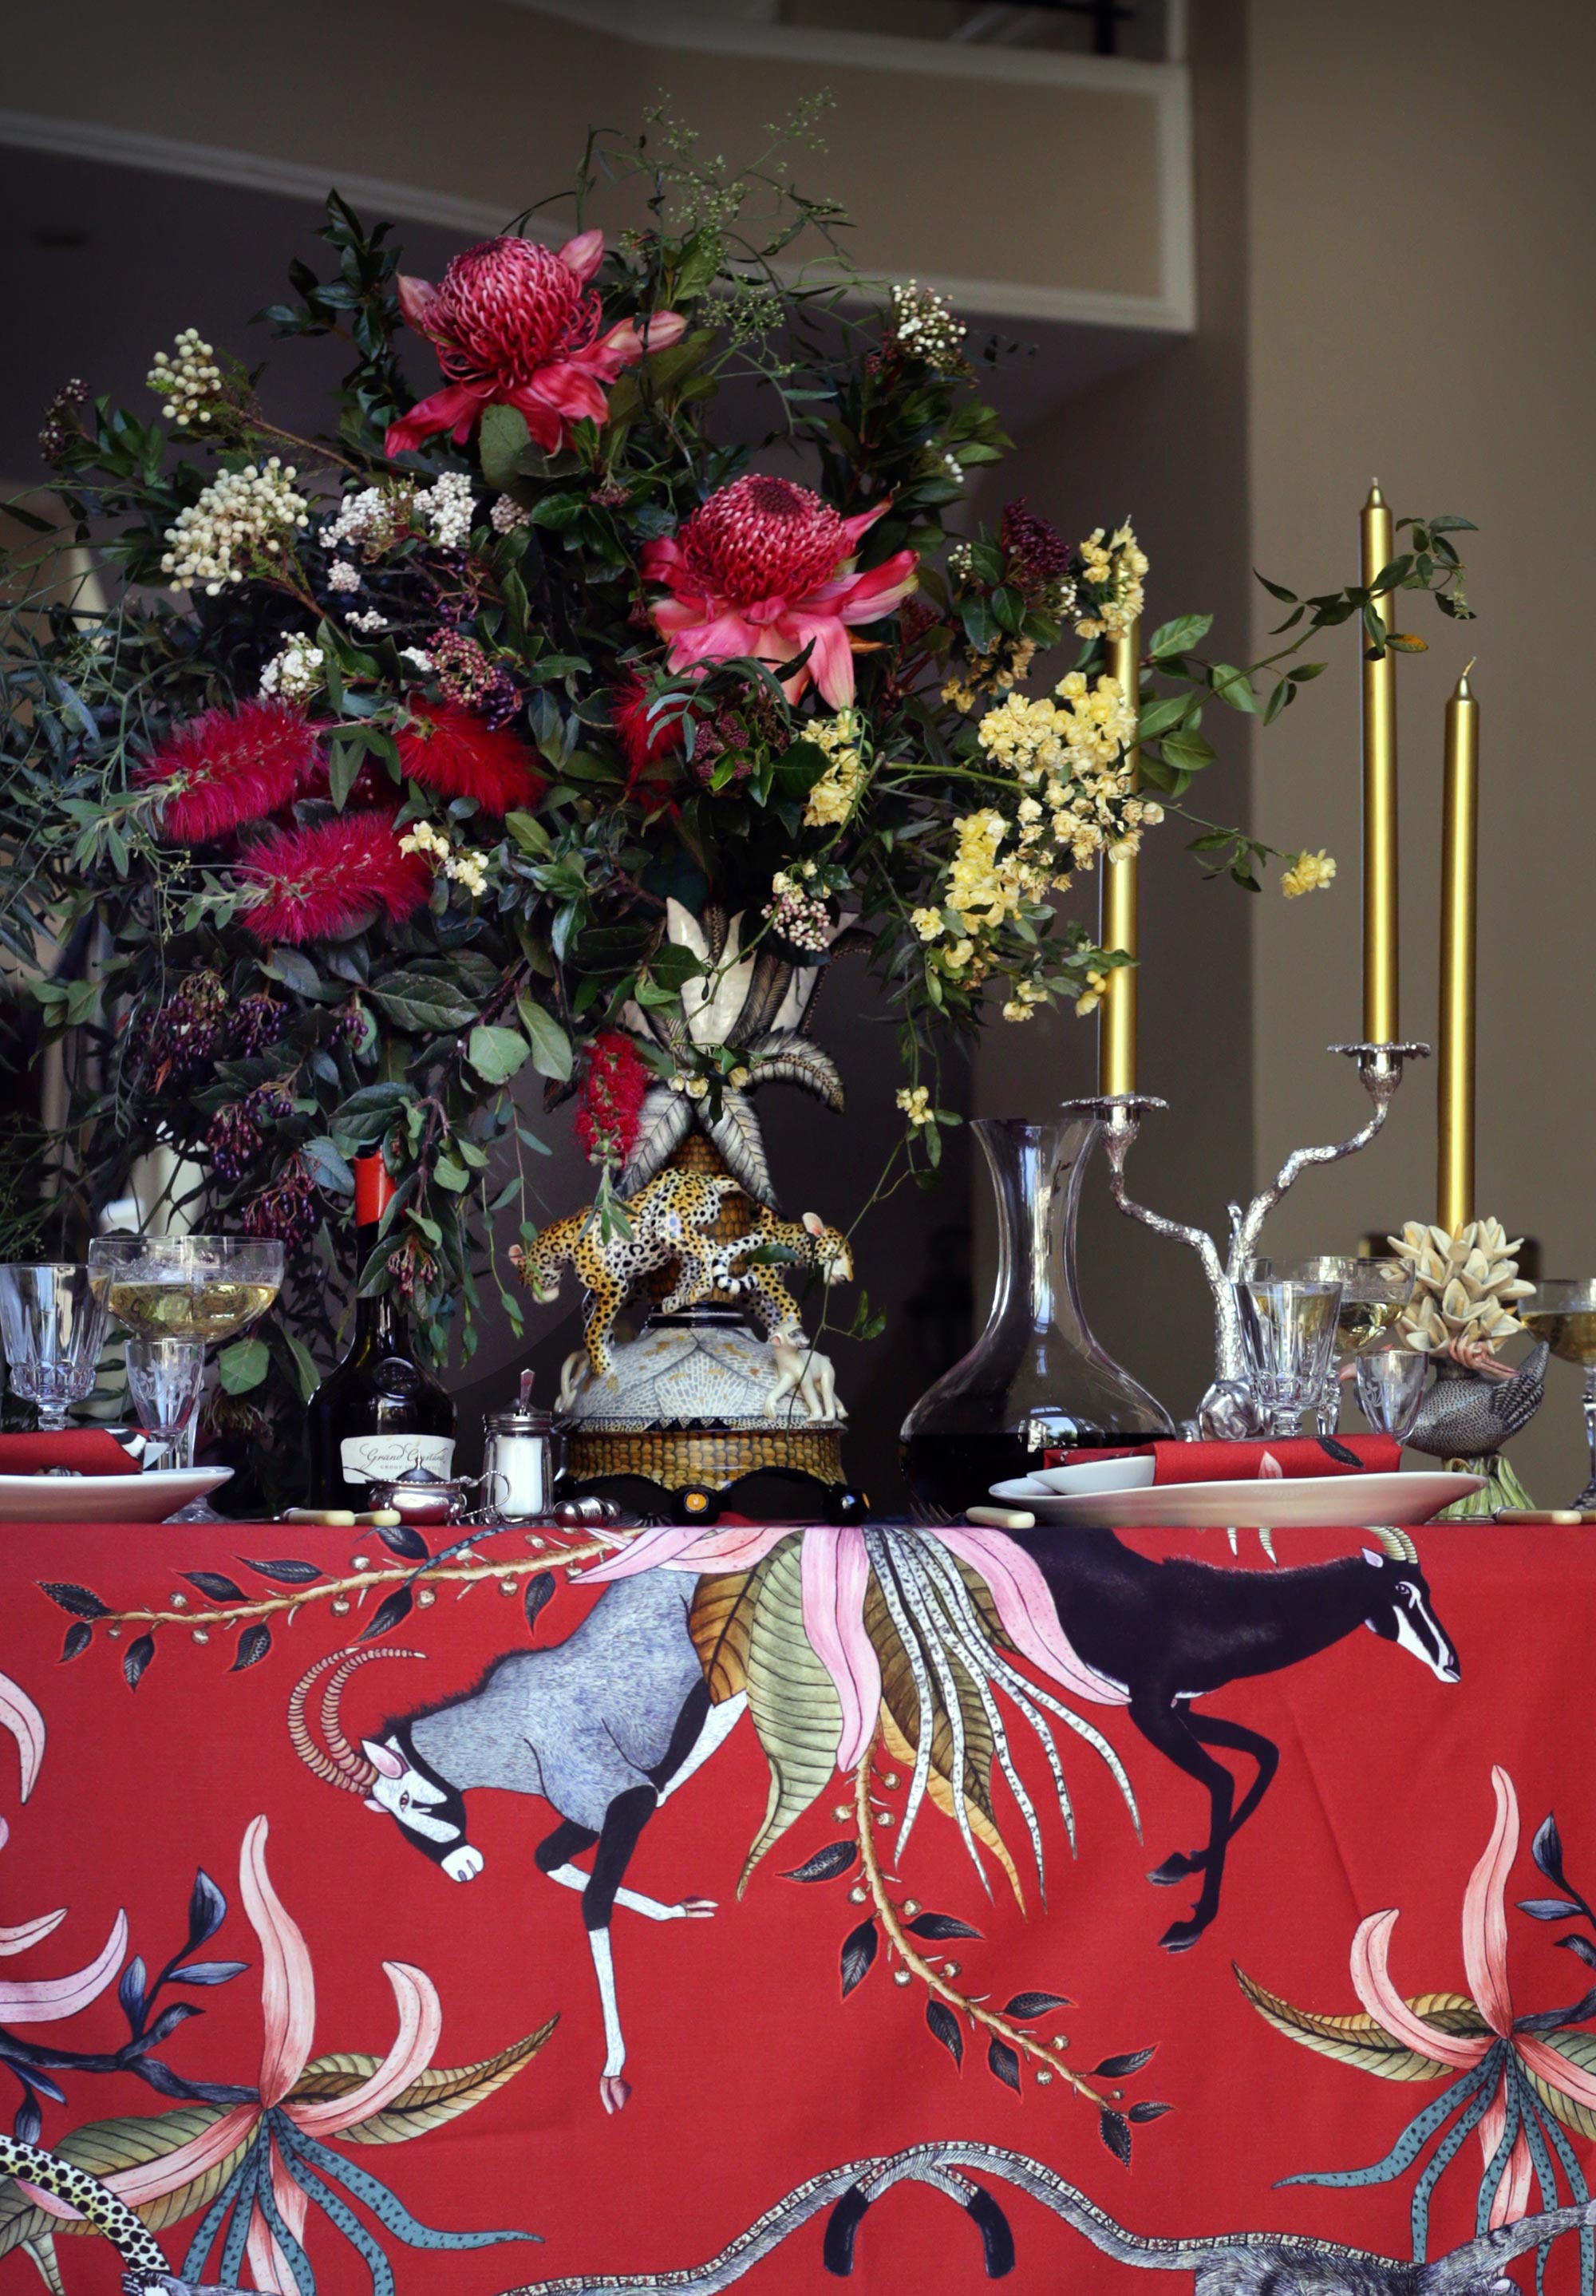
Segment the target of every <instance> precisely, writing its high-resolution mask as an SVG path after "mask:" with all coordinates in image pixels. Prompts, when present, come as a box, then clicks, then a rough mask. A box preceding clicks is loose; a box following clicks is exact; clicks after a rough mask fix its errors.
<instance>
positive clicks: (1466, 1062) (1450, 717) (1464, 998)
mask: <svg viewBox="0 0 1596 2296" xmlns="http://www.w3.org/2000/svg"><path fill="white" fill-rule="evenodd" d="M1473 667H1474V664H1473V663H1472V662H1470V663H1469V669H1472V668H1473ZM1469 669H1466V670H1465V671H1464V672H1463V674H1462V676H1461V677H1460V678H1459V680H1458V682H1457V688H1456V691H1455V692H1454V693H1453V697H1452V699H1451V701H1449V702H1448V703H1447V705H1446V782H1445V799H1444V800H1443V805H1442V814H1441V1059H1440V1068H1439V1073H1438V1076H1437V1078H1436V1084H1437V1087H1438V1095H1439V1096H1438V1101H1437V1114H1436V1219H1437V1220H1438V1222H1439V1223H1440V1225H1441V1226H1443V1227H1444V1228H1447V1229H1449V1230H1450V1231H1451V1233H1452V1234H1453V1235H1455V1234H1457V1232H1458V1230H1459V1228H1461V1227H1463V1226H1466V1225H1467V1224H1468V1222H1469V1220H1471V1219H1472V1218H1474V1026H1475V1021H1474V981H1475V961H1476V950H1477V918H1478V892H1479V704H1478V702H1477V701H1476V700H1475V698H1474V696H1473V694H1472V693H1470V692H1469Z"/></svg>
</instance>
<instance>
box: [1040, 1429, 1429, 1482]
mask: <svg viewBox="0 0 1596 2296" xmlns="http://www.w3.org/2000/svg"><path fill="white" fill-rule="evenodd" d="M1331 1440H1332V1441H1333V1442H1334V1444H1335V1445H1336V1447H1337V1448H1338V1450H1342V1451H1350V1452H1352V1453H1353V1454H1354V1455H1355V1464H1353V1465H1348V1464H1347V1462H1346V1460H1345V1459H1338V1458H1337V1457H1336V1456H1335V1455H1334V1453H1333V1452H1331V1451H1329V1450H1327V1449H1326V1448H1325V1446H1324V1445H1323V1444H1322V1442H1321V1441H1320V1440H1319V1439H1318V1437H1317V1436H1314V1435H1291V1436H1286V1437H1282V1438H1281V1439H1279V1440H1278V1441H1274V1442H1270V1441H1268V1440H1263V1439H1260V1440H1257V1441H1254V1442H1250V1443H1140V1444H1137V1445H1136V1446H1135V1447H1134V1448H1131V1447H1127V1448H1126V1449H1125V1450H1123V1451H1097V1450H1093V1451H1079V1452H1070V1451H1049V1452H1048V1453H1047V1454H1046V1457H1045V1464H1047V1465H1048V1466H1050V1467H1067V1466H1069V1465H1071V1464H1074V1465H1077V1466H1084V1465H1087V1464H1091V1465H1095V1464H1097V1462H1098V1460H1100V1459H1145V1458H1146V1457H1147V1456H1148V1454H1149V1453H1151V1455H1152V1461H1153V1481H1154V1482H1155V1483H1250V1482H1253V1481H1256V1479H1257V1477H1258V1476H1259V1474H1260V1473H1261V1472H1263V1464H1264V1455H1265V1452H1267V1453H1268V1455H1269V1456H1270V1457H1271V1458H1272V1459H1273V1460H1274V1462H1275V1464H1276V1465H1277V1466H1278V1467H1279V1469H1280V1472H1281V1474H1282V1475H1291V1476H1296V1475H1394V1474H1395V1472H1396V1470H1397V1467H1398V1465H1399V1464H1400V1462H1401V1459H1402V1446H1401V1444H1400V1443H1397V1442H1395V1441H1393V1439H1392V1438H1391V1437H1390V1436H1389V1435H1337V1436H1334V1437H1332V1438H1331Z"/></svg>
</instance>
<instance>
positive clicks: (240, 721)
mask: <svg viewBox="0 0 1596 2296" xmlns="http://www.w3.org/2000/svg"><path fill="white" fill-rule="evenodd" d="M320 757H321V750H320V745H319V742H318V740H317V735H316V729H315V726H312V725H311V723H310V721H309V719H308V718H307V717H306V715H305V712H304V711H303V710H302V709H294V708H293V707H292V705H291V703H289V702H286V701H277V700H275V699H272V698H268V699H266V700H264V701H241V702H240V703H239V705H238V708H237V709H206V710H202V711H201V714H200V716H199V717H191V718H190V719H189V720H188V722H187V724H186V725H183V726H175V727H174V728H173V730H172V732H171V733H170V734H168V736H167V738H166V740H165V741H164V742H162V743H161V745H160V748H159V749H158V750H154V751H153V752H152V753H151V756H149V757H148V758H145V759H144V760H143V763H142V764H141V765H139V766H136V767H135V768H134V775H133V780H134V785H135V788H138V789H153V788H156V787H158V786H159V785H160V783H170V784H171V794H170V796H169V797H168V798H167V799H165V800H164V802H163V803H162V806H161V808H160V825H161V828H162V829H163V831H164V832H165V833H166V834H167V836H168V837H170V838H174V839H176V841H177V842H178V843H179V844H182V845H207V844H209V842H210V841H211V840H212V839H213V838H217V837H225V836H226V835H227V834H228V833H229V832H230V831H232V830H234V829H240V828H241V827H242V826H243V824H244V823H245V822H247V821H260V820H262V819H264V817H265V816H266V815H267V814H268V813H276V812H278V811H279V810H280V809H281V808H282V807H283V806H285V805H287V804H289V803H290V802H291V800H292V799H294V798H296V797H297V796H298V795H299V792H300V791H301V790H303V789H304V788H305V787H306V786H307V783H309V780H310V778H311V775H313V773H314V772H315V767H316V765H317V763H318V761H319V759H320Z"/></svg>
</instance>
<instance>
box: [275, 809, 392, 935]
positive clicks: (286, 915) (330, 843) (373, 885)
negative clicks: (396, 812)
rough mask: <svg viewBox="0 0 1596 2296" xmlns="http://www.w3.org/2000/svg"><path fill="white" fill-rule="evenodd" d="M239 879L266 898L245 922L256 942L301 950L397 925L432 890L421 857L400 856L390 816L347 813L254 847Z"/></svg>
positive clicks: (286, 833)
mask: <svg viewBox="0 0 1596 2296" xmlns="http://www.w3.org/2000/svg"><path fill="white" fill-rule="evenodd" d="M239 873H240V875H241V877H242V878H243V880H244V881H245V882H246V883H247V884H250V885H259V886H262V887H264V888H265V890H266V898H265V899H264V900H263V901H261V902H260V903H259V904H258V906H256V907H255V908H252V909H249V910H246V911H245V912H244V914H243V915H242V917H241V920H240V922H241V923H242V924H243V925H244V926H245V927H246V928H247V929H248V931H250V932H251V933H253V934H254V936H255V938H256V939H257V940H261V941H276V940H285V941H290V942H292V943H294V944H295V945H296V946H297V945H298V944H299V943H300V942H302V941H307V940H325V939H328V938H329V937H330V936H331V935H334V934H338V933H342V932H347V931H349V930H350V929H351V928H352V927H354V926H356V925H358V924H363V923H365V922H370V921H371V920H372V918H374V917H377V916H386V917H387V918H388V920H389V922H390V923H391V924H397V923H398V922H400V920H401V919H402V918H405V917H407V916H409V915H410V914H412V912H413V910H416V909H419V908H420V907H421V906H422V903H423V902H424V901H425V900H426V898H427V896H428V894H429V893H430V890H431V888H432V875H431V872H430V870H429V868H428V866H427V864H426V862H425V861H424V860H423V859H422V856H421V855H420V854H419V853H401V851H400V850H399V840H398V839H397V837H396V836H395V834H394V824H393V816H392V815H391V814H389V813H375V812H372V813H345V814H340V815H338V816H336V818H334V819H333V820H331V821H318V822H316V823H315V824H313V825H312V826H311V827H310V828H308V829H290V830H283V831H282V832H280V833H279V834H278V835H277V836H275V837H268V838H266V839H264V840H263V841H262V842H261V843H260V844H258V845H257V846H255V847H254V848H252V849H251V851H250V855H249V857H248V858H247V860H245V861H244V862H243V863H242V864H241V866H240V871H239Z"/></svg>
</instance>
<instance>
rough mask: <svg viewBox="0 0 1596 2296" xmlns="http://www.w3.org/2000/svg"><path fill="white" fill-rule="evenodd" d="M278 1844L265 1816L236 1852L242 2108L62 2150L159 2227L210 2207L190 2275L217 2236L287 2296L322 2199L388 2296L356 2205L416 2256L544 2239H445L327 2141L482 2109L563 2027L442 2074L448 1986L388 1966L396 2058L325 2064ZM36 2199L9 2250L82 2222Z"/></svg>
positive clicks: (390, 2139) (309, 2287) (403, 2130)
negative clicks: (251, 1985) (255, 1960)
mask: <svg viewBox="0 0 1596 2296" xmlns="http://www.w3.org/2000/svg"><path fill="white" fill-rule="evenodd" d="M266 1839H267V1825H266V1819H265V1818H264V1817H257V1818H255V1819H253V1820H252V1821H251V1823H250V1825H249V1827H248V1828H247V1829H246V1831H245V1834H244V1839H243V1846H242V1849H241V1855H240V1858H239V1887H240V1891H241V1896H242V1898H243V1904H244V1910H245V1912H246V1914H247V1915H248V1916H249V1919H250V1925H251V1927H252V1928H253V1929H254V1931H255V1934H256V1936H257V1938H258V1939H259V1943H260V1966H261V1988H260V1999H261V2023H262V2039H261V2051H260V2062H259V2068H258V2074H257V2079H256V2086H255V2087H254V2088H253V2089H248V2088H246V2089H241V2090H240V2089H232V2090H226V2091H223V2092H222V2093H221V2095H222V2097H223V2098H224V2099H225V2100H236V2101H231V2102H217V2103H209V2104H207V2105H205V2106H202V2107H201V2108H199V2109H195V2108H193V2107H190V2108H188V2109H186V2110H184V2111H183V2112H177V2113H173V2114H170V2115H165V2116H160V2117H159V2118H156V2119H153V2120H146V2121H143V2122H131V2123H130V2122H128V2121H127V2120H118V2121H109V2122H103V2123H100V2124H90V2125H89V2126H88V2127H86V2128H78V2129H74V2130H72V2131H70V2132H69V2133H68V2135H67V2136H64V2137H62V2138H61V2139H60V2140H59V2141H58V2142H55V2143H54V2144H53V2148H52V2149H53V2150H54V2151H56V2152H58V2153H60V2154H61V2157H62V2158H63V2159H65V2160H68V2161H72V2162H74V2163H75V2164H76V2165H77V2166H78V2167H80V2168H84V2169H88V2170H90V2171H91V2173H93V2174H94V2175H95V2176H97V2177H100V2178H101V2180H102V2182H103V2183H104V2184H105V2185H109V2186H110V2189H111V2191H112V2192H114V2193H115V2194H117V2196H118V2197H119V2199H120V2200H122V2201H124V2202H127V2205H128V2206H129V2207H130V2208H133V2209H135V2210H141V2211H147V2212H148V2216H149V2220H150V2221H151V2222H152V2223H153V2224H155V2225H156V2226H161V2225H166V2224H170V2223H172V2222H174V2221H175V2220H176V2218H180V2217H183V2216H185V2215H188V2214H191V2213H192V2211H193V2210H195V2209H196V2208H203V2210H204V2214H203V2216H202V2218H201V2222H200V2225H199V2227H198V2229H197V2231H196V2232H195V2233H194V2235H193V2237H192V2240H191V2242H190V2243H189V2247H188V2251H187V2253H186V2255H185V2256H184V2260H183V2264H182V2267H181V2276H182V2277H183V2278H184V2280H189V2281H197V2280H199V2279H200V2278H201V2276H202V2274H203V2273H204V2268H205V2266H206V2264H207V2261H208V2259H209V2257H210V2254H211V2251H212V2250H213V2249H214V2248H215V2247H216V2246H217V2243H218V2241H219V2242H220V2243H221V2259H220V2270H219V2273H218V2274H217V2277H218V2278H219V2279H220V2281H221V2282H222V2283H223V2284H225V2285H227V2286H233V2285H234V2284H238V2283H239V2280H240V2275H241V2272H242V2270H243V2269H244V2267H245V2263H246V2259H247V2262H248V2268H249V2272H250V2283H251V2284H253V2286H254V2287H256V2288H258V2289H261V2290H267V2291H271V2292H274V2296H311V2292H314V2290H315V2270H314V2267H313V2266H312V2263H311V2260H310V2258H309V2256H308V2254H307V2250H306V2247H305V2233H306V2225H307V2218H308V2214H309V2210H310V2207H311V2204H312V2202H314V2203H315V2206H316V2207H317V2209H319V2210H321V2212H322V2214H323V2216H324V2217H325V2218H326V2219H327V2221H328V2222H329V2223H330V2224H331V2226H333V2227H334V2228H335V2229H336V2230H337V2231H338V2232H340V2234H341V2235H343V2237H344V2238H345V2239H346V2240H347V2241H348V2243H350V2245H351V2246H352V2247H353V2248H354V2249H355V2250H356V2252H357V2253H358V2255H359V2256H360V2257H361V2258H362V2259H363V2261H364V2263H365V2265H366V2267H367V2269H368V2270H369V2272H370V2274H371V2276H372V2288H373V2291H374V2292H375V2296H391V2292H392V2289H393V2285H394V2282H393V2274H392V2269H391V2267H390V2265H389V2261H388V2259H387V2257H386V2255H385V2254H384V2252H383V2250H382V2248H381V2244H380V2243H379V2241H378V2239H377V2237H376V2235H375V2234H374V2233H373V2232H372V2229H371V2227H370V2226H367V2225H366V2224H365V2223H364V2222H363V2221H362V2219H361V2218H359V2217H358V2216H356V2213H355V2210H353V2209H352V2208H351V2207H350V2205H349V2202H351V2201H355V2202H359V2203H361V2205H362V2206H363V2207H364V2209H366V2210H368V2211H369V2212H370V2213H371V2214H372V2215H373V2216H375V2217H376V2218H377V2219H378V2221H379V2223H380V2224H381V2226H383V2227H384V2228H385V2229H386V2230H388V2231H389V2232H392V2233H394V2234H396V2235H397V2237H398V2238H399V2239H400V2240H401V2241H403V2242H404V2243H405V2244H406V2245H407V2246H409V2247H412V2248H421V2249H430V2250H459V2249H475V2248H486V2247H488V2246H490V2245H493V2244H494V2243H498V2242H501V2241H510V2240H534V2239H536V2237H537V2235H536V2234H535V2233H528V2232H518V2231H503V2232H438V2231H435V2230H434V2229H432V2228H431V2227H430V2226H427V2225H424V2224H422V2223H420V2222H419V2221H418V2220H417V2219H416V2218H414V2217H413V2216H412V2215H411V2213H410V2211H409V2210H407V2209H406V2208H405V2205H404V2203H403V2202H401V2201H400V2200H399V2199H398V2198H397V2196H396V2195H395V2194H393V2193H391V2192H390V2191H389V2189H388V2187H387V2186H386V2185H382V2184H381V2183H379V2181H378V2180H377V2178H376V2177H372V2176H371V2175H369V2174H368V2173H367V2172H366V2171H365V2170H364V2169H357V2168H356V2167H355V2166H354V2164H353V2163H352V2162H350V2161H347V2160H346V2159H344V2158H343V2157H342V2155H341V2154H340V2153H334V2152H333V2151H332V2150H331V2148H330V2147H329V2145H328V2144H327V2143H326V2142H325V2140H326V2139H327V2138H329V2137H332V2136H340V2137H342V2138H343V2139H344V2140H345V2141H346V2142H347V2143H350V2144H393V2143H398V2142H402V2141H404V2140H405V2138H408V2137H410V2136H413V2135H415V2134H417V2133H418V2131H419V2130H420V2129H424V2128H430V2127H431V2126H433V2125H435V2124H436V2123H437V2122H438V2121H439V2120H448V2119H453V2118H454V2116H455V2115H456V2114H457V2113H460V2112H466V2111H469V2110H470V2108H471V2106H472V2105H473V2104H476V2103H479V2102H480V2101H481V2100H482V2099H483V2098H484V2097H486V2096H488V2095H492V2093H493V2092H494V2090H495V2089H496V2088H499V2087H502V2086H503V2083H504V2082H505V2081H506V2080H508V2079H511V2077H512V2075H513V2074H514V2073H515V2072H516V2071H519V2070H520V2066H521V2065H523V2064H524V2063H526V2062H527V2061H528V2058H530V2057H531V2056H532V2055H533V2054H536V2050H537V2049H538V2048H539V2047H541V2046H542V2045H543V2043H544V2040H545V2039H546V2038H548V2035H549V2033H550V2031H552V2024H553V2021H552V2020H551V2021H550V2022H549V2024H547V2025H545V2026H544V2028H543V2029H542V2030H541V2031H539V2032H537V2033H536V2034H533V2035H531V2036H530V2037H529V2038H528V2039H527V2040H525V2041H523V2042H520V2043H518V2044H517V2045H516V2046H513V2047H512V2048H510V2049H506V2050H503V2051H501V2052H500V2053H499V2054H498V2055H497V2056H495V2057H493V2058H490V2059H487V2060H486V2061H485V2062H483V2063H481V2064H479V2065H473V2066H467V2067H463V2068H459V2069H456V2070H454V2071H433V2070H432V2057H433V2054H434V2052H435V2051H436V2049H437V2046H438V2036H439V2031H440V2029H441V2023H442V2016H441V2011H440V2008H439V2005H438V1992H437V1989H436V1988H435V1986H434V1985H433V1983H432V1980H431V1979H430V1977H429V1976H428V1975H427V1974H426V1972H425V1971H423V1970H420V1969H416V1968H413V1967H412V1966H411V1965H410V1964H408V1963H405V1962H397V1961H391V1962H384V1963H383V1964H382V1966H383V1971H384V1973H385V1975H386V1976H387V1978H388V1980H389V1984H390V1986H391V1987H392V1989H393V1994H394V2000H395V2005H396V2008H397V2015H398V2030H397V2033H396V2034H395V2037H394V2039H393V2042H392V2044H391V2045H390V2046H389V2051H388V2054H386V2056H384V2057H382V2058H381V2059H377V2058H371V2057H360V2056H354V2055H351V2054H348V2052H340V2054H337V2055H335V2056H329V2057H323V2058H319V2059H316V2060H315V2061H312V2060H311V2056H310V2052H311V2046H312V2039H313V2036H314V2033H315V2016H316V1998H315V1973H314V1971H313V1969H312V1965H311V1960H310V1955H309V1951H308V1949H307V1946H306V1943H305V1938H304V1935H303V1932H302V1931H300V1929H299V1924H298V1923H296V1922H295V1921H294V1919H293V1918H292V1916H291V1915H290V1914H289V1913H288V1911H287V1910H286V1908H285V1907H284V1906H283V1905H282V1900H281V1899H280V1898H279V1897H278V1896H277V1893H276V1891H275V1890H274V1888H273V1886H272V1882H271V1878H270V1875H269V1874H268V1873H267V1871H266ZM211 1886H212V1887H213V1889H214V1884H213V1885H211ZM216 2094H217V2093H216V2092H215V2091H214V2090H213V2091H212V2095H213V2096H214V2095H216ZM168 2123H169V2125H170V2130H171V2134H172V2136H174V2137H175V2138H176V2139H177V2140H178V2141H177V2142H176V2143H175V2144H169V2145H168V2144H160V2142H159V2139H160V2136H162V2135H163V2134H164V2133H165V2128H166V2126H167V2125H168ZM29 2197H30V2199H31V2200H32V2201H33V2202H34V2207H35V2214H34V2216H33V2217H32V2218H24V2219H22V2220H21V2221H20V2223H18V2222H15V2221H13V2223H12V2224H11V2225H10V2226H7V2227H6V2232H7V2235H9V2236H8V2237H7V2239H6V2240H5V2242H4V2244H5V2245H8V2246H9V2245H12V2244H14V2243H15V2241H16V2240H18V2239H29V2238H34V2237H37V2234H38V2233H39V2232H41V2231H45V2230H47V2229H53V2230H61V2229H64V2228H67V2227H68V2226H70V2228H73V2229H78V2228H80V2227H79V2223H78V2218H77V2217H76V2212H75V2211H74V2210H71V2209H70V2207H69V2206H68V2205H67V2204H66V2203H65V2202H61V2201H59V2200H56V2199H54V2198H53V2197H52V2196H51V2195H50V2194H45V2193H43V2192H38V2191H36V2190H34V2189H33V2188H31V2187H29ZM52 2219H53V2220H55V2221H54V2222H53V2224H52V2223H51V2222H50V2220H52Z"/></svg>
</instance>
